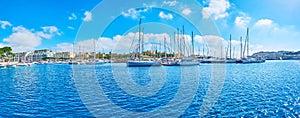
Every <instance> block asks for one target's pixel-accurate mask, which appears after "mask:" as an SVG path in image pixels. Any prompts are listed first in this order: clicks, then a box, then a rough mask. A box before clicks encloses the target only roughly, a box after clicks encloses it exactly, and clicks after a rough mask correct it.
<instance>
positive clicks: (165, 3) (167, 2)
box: [163, 0, 177, 7]
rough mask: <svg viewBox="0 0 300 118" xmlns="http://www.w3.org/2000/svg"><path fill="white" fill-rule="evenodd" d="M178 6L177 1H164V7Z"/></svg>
mask: <svg viewBox="0 0 300 118" xmlns="http://www.w3.org/2000/svg"><path fill="white" fill-rule="evenodd" d="M176 4H177V1H176V0H174V1H164V2H163V5H169V6H171V7H172V6H175V5H176Z"/></svg>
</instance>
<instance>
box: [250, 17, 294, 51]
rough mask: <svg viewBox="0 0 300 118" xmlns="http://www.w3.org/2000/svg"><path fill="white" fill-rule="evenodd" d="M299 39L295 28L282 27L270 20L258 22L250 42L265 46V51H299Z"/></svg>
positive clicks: (251, 33) (252, 31)
mask: <svg viewBox="0 0 300 118" xmlns="http://www.w3.org/2000/svg"><path fill="white" fill-rule="evenodd" d="M299 37H300V31H298V30H297V29H296V28H295V26H281V25H279V24H277V23H275V22H274V21H272V20H270V19H261V20H258V21H257V22H256V23H255V24H254V27H253V28H252V30H250V42H254V44H257V45H263V48H264V51H267V50H270V51H272V50H273V51H274V50H277V51H278V50H299ZM250 44H251V43H250Z"/></svg>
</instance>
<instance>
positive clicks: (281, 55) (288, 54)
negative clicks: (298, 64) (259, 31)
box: [253, 51, 300, 60]
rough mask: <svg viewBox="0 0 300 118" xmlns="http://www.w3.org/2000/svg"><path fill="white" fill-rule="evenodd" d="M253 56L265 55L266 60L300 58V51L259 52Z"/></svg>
mask: <svg viewBox="0 0 300 118" xmlns="http://www.w3.org/2000/svg"><path fill="white" fill-rule="evenodd" d="M253 56H257V57H263V58H265V59H266V60H300V51H298V52H293V51H278V52H258V53H254V54H253Z"/></svg>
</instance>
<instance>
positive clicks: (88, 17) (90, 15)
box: [83, 11, 92, 22]
mask: <svg viewBox="0 0 300 118" xmlns="http://www.w3.org/2000/svg"><path fill="white" fill-rule="evenodd" d="M84 16H85V17H84V18H83V21H85V22H88V21H91V20H92V13H91V12H89V11H85V12H84Z"/></svg>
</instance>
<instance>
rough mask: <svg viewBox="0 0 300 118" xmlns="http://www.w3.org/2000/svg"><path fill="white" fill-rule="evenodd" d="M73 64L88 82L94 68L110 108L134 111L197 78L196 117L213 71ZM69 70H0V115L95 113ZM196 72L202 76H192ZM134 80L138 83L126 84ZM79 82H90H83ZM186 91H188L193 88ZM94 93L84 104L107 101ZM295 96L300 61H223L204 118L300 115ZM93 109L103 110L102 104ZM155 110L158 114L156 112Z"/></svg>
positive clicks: (158, 104) (192, 108)
mask: <svg viewBox="0 0 300 118" xmlns="http://www.w3.org/2000/svg"><path fill="white" fill-rule="evenodd" d="M74 68H76V67H74ZM77 68H80V69H81V72H80V74H82V76H84V77H85V78H84V79H86V81H89V80H88V79H89V77H91V76H92V74H91V73H93V72H95V73H96V77H97V79H98V85H99V86H101V89H102V90H103V91H104V93H105V94H106V95H105V96H106V97H107V100H110V102H111V103H113V104H115V106H114V107H119V108H123V109H126V110H127V111H132V112H152V111H155V110H158V109H160V108H162V107H163V106H165V105H167V104H168V103H170V102H171V101H172V99H174V97H175V96H176V95H177V92H178V90H179V89H180V88H179V85H180V84H181V82H183V81H181V80H182V77H183V76H184V77H186V78H188V79H185V82H191V83H193V82H198V86H197V88H198V90H197V93H196V94H195V95H194V96H192V99H193V100H192V102H191V103H189V107H188V108H187V109H186V110H185V111H184V114H183V115H182V116H183V117H186V116H191V117H198V112H199V109H200V108H201V105H202V103H203V99H204V98H205V95H206V93H207V90H208V88H209V85H210V82H211V80H210V78H211V76H212V75H211V72H212V70H211V69H212V65H201V66H199V67H196V68H198V69H199V70H200V71H199V73H198V74H197V73H186V74H183V75H182V73H181V72H182V70H181V68H179V67H150V68H148V67H144V68H127V67H126V65H125V64H116V65H115V66H110V65H101V66H88V65H77ZM95 70H96V71H95ZM112 70H114V71H112ZM72 71H73V70H72V66H70V65H35V66H31V67H17V68H6V69H0V76H1V78H0V108H1V109H0V116H1V117H20V116H23V117H35V116H38V117H63V116H68V117H94V116H93V114H92V113H90V112H89V110H88V109H87V107H86V106H85V105H84V104H83V102H82V101H81V98H80V97H81V96H79V95H78V93H77V88H76V86H75V83H74V80H73V78H72V77H73V72H72ZM128 73H129V74H128ZM116 74H119V75H116ZM195 74H197V75H199V76H200V77H199V78H196V76H195ZM116 77H119V78H116ZM120 77H121V78H120ZM122 77H123V78H124V80H123V81H124V83H122ZM125 79H127V80H131V81H127V80H126V81H125ZM196 80H197V81H196ZM120 82H121V83H120ZM133 84H135V85H134V86H137V88H130V86H133ZM81 86H83V87H85V86H89V85H87V84H84V83H83V84H82V85H81ZM193 86H194V85H190V86H186V88H189V87H193ZM87 89H88V87H87ZM139 89H143V90H139ZM149 90H152V91H149ZM147 91H149V92H147ZM185 92H186V93H187V94H186V95H189V94H188V93H189V92H192V91H185ZM92 97H94V96H87V98H90V100H87V101H88V103H86V102H85V104H90V105H91V106H93V107H94V108H98V107H99V108H100V107H102V106H106V105H107V106H108V104H106V103H107V102H105V101H93V99H92ZM299 100H300V66H299V61H269V62H266V63H264V64H249V65H247V64H232V65H226V78H225V80H224V86H223V89H222V91H221V95H220V96H219V97H218V99H217V101H215V105H214V107H213V108H212V109H211V110H210V111H209V112H208V114H207V115H206V116H205V117H221V116H222V117H271V116H276V117H289V116H290V117H300V112H299V111H300V101H299ZM182 102H185V100H184V99H183V100H182ZM180 104H183V103H178V106H172V111H169V112H170V113H176V112H181V111H178V110H179V108H180ZM108 109H114V108H108ZM92 112H93V113H94V112H101V109H96V110H95V111H92ZM122 112H123V111H113V110H111V111H110V113H108V114H114V115H116V114H121V115H122V114H123V115H124V113H122ZM156 115H157V116H160V115H159V112H158V113H157V114H156Z"/></svg>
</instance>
